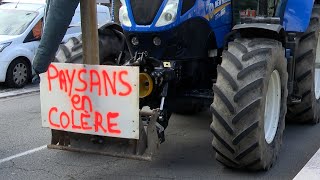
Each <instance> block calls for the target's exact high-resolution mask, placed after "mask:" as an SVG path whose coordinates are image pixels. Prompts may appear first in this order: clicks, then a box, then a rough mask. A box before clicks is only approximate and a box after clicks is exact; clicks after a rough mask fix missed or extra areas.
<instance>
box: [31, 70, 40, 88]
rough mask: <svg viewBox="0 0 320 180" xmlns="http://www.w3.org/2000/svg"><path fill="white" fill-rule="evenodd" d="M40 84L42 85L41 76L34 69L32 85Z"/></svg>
mask: <svg viewBox="0 0 320 180" xmlns="http://www.w3.org/2000/svg"><path fill="white" fill-rule="evenodd" d="M39 83H40V76H39V74H38V73H37V72H36V71H35V70H34V69H32V84H39Z"/></svg>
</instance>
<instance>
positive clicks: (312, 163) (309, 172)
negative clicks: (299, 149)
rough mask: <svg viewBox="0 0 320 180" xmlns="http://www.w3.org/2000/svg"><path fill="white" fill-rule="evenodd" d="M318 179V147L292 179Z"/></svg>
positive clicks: (319, 166) (319, 157) (319, 165)
mask: <svg viewBox="0 0 320 180" xmlns="http://www.w3.org/2000/svg"><path fill="white" fill-rule="evenodd" d="M306 179H308V180H319V179H320V149H319V150H318V152H316V153H315V154H314V155H313V157H312V158H311V159H310V160H309V162H308V163H307V164H306V165H305V166H304V167H303V168H302V169H301V171H300V172H299V173H298V174H297V176H296V177H295V178H294V180H306Z"/></svg>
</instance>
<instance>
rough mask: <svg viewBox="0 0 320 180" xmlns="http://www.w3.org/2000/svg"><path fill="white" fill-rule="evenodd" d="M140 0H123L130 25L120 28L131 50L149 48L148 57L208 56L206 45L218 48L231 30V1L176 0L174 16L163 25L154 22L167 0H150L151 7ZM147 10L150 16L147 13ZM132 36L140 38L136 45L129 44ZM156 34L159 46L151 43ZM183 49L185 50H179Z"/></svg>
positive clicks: (190, 57)
mask: <svg viewBox="0 0 320 180" xmlns="http://www.w3.org/2000/svg"><path fill="white" fill-rule="evenodd" d="M142 1H143V0H140V1H137V0H126V1H125V4H126V6H127V11H128V17H129V19H130V21H131V26H125V25H123V29H124V31H125V34H126V37H127V39H128V42H129V46H130V49H131V50H132V51H133V52H136V51H140V52H141V51H148V52H149V53H150V56H154V57H155V58H159V59H164V58H165V59H167V58H171V59H172V58H174V57H177V58H175V59H180V60H181V59H194V58H199V57H203V56H204V55H205V56H206V55H207V51H206V49H207V46H215V47H214V48H221V47H222V46H223V42H224V37H225V35H226V34H227V33H228V32H230V30H231V26H232V8H231V0H194V1H179V3H178V10H177V16H176V19H175V20H174V22H172V23H170V24H167V25H164V26H157V25H156V24H157V22H158V20H159V18H160V16H161V14H162V12H163V11H164V9H165V7H166V4H167V2H168V0H156V1H152V2H153V5H150V6H146V5H144V4H142V3H141V2H142ZM139 3H140V4H139ZM187 3H188V4H187ZM137 6H141V7H140V8H138V7H137ZM142 6H143V7H142ZM146 9H147V10H146ZM150 9H151V10H150ZM155 12H156V13H155ZM147 13H149V14H151V15H149V16H148V15H147ZM140 14H141V15H140ZM133 36H136V37H138V39H139V40H140V41H141V42H140V44H139V45H138V46H133V45H132V44H131V43H130V39H131V38H132V37H133ZM155 36H158V37H160V39H161V40H162V46H160V47H157V46H155V45H153V42H152V38H153V37H155ZM210 36H211V37H212V38H209V37H210ZM140 38H141V39H140ZM209 41H214V42H209ZM192 42H193V43H192ZM210 43H211V45H208V44H210ZM212 44H214V45H212ZM182 51H186V52H187V51H188V53H181V52H182ZM170 52H177V53H178V54H172V53H170ZM160 54H161V55H163V57H161V55H160ZM168 54H169V55H168Z"/></svg>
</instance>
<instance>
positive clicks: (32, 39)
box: [0, 0, 111, 88]
mask: <svg viewBox="0 0 320 180" xmlns="http://www.w3.org/2000/svg"><path fill="white" fill-rule="evenodd" d="M3 3H4V4H2V5H0V82H6V84H7V85H8V86H9V87H15V88H21V87H23V86H25V85H26V84H27V83H28V81H29V80H30V78H31V64H32V60H33V58H34V56H35V53H36V51H37V48H38V46H39V41H40V39H41V34H42V29H43V24H44V22H43V21H44V18H43V17H44V14H45V8H46V3H45V1H41V0H38V1H34V0H33V1H20V2H19V1H16V2H13V0H11V1H10V0H9V1H6V0H5V1H3ZM97 18H98V23H99V26H102V25H103V24H105V23H108V22H110V21H111V17H110V12H109V9H108V7H106V6H102V5H97ZM80 34H81V19H80V8H79V7H78V8H77V10H76V12H75V15H74V17H73V19H72V22H71V24H70V27H69V29H68V30H67V33H66V35H65V37H64V39H63V41H62V42H65V41H67V40H68V39H70V38H71V37H78V36H79V35H80Z"/></svg>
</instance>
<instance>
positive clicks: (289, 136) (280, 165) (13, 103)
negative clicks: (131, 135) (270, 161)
mask: <svg viewBox="0 0 320 180" xmlns="http://www.w3.org/2000/svg"><path fill="white" fill-rule="evenodd" d="M210 121H211V120H210V114H209V113H208V112H204V113H201V114H198V115H196V116H191V117H188V116H180V115H173V117H172V119H171V121H170V125H169V128H168V130H167V133H166V134H167V135H166V142H165V143H164V144H162V145H161V147H160V150H159V152H158V153H157V154H156V156H155V158H154V160H153V161H152V162H145V161H137V160H129V159H121V158H114V157H107V156H101V155H93V154H82V153H73V152H66V151H59V150H51V149H47V148H46V147H45V146H44V145H46V144H48V143H49V142H50V131H49V130H48V129H46V128H42V127H41V120H40V99H39V93H32V94H24V95H20V96H15V97H9V98H0V132H1V138H0V179H6V180H7V179H41V180H44V179H50V180H52V179H88V180H89V179H108V180H109V179H116V180H120V179H148V180H149V179H161V180H162V179H281V180H284V179H293V178H294V177H295V176H296V175H297V174H298V172H299V171H300V170H301V168H303V166H304V165H305V164H306V163H307V162H308V161H309V159H310V158H311V157H312V156H313V155H314V154H315V152H316V151H317V150H318V149H319V147H320V140H319V139H320V133H319V132H320V125H318V126H309V125H287V127H286V130H285V135H284V144H283V147H282V151H281V154H280V157H279V159H278V162H277V163H276V164H275V166H274V167H273V168H272V169H271V170H270V171H268V172H245V171H235V170H231V169H228V168H225V167H223V166H222V165H220V164H219V163H218V162H217V161H216V160H215V159H214V151H213V150H212V148H211V145H210V141H211V136H212V135H211V134H210V131H209V124H210ZM20 153H22V154H20Z"/></svg>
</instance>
